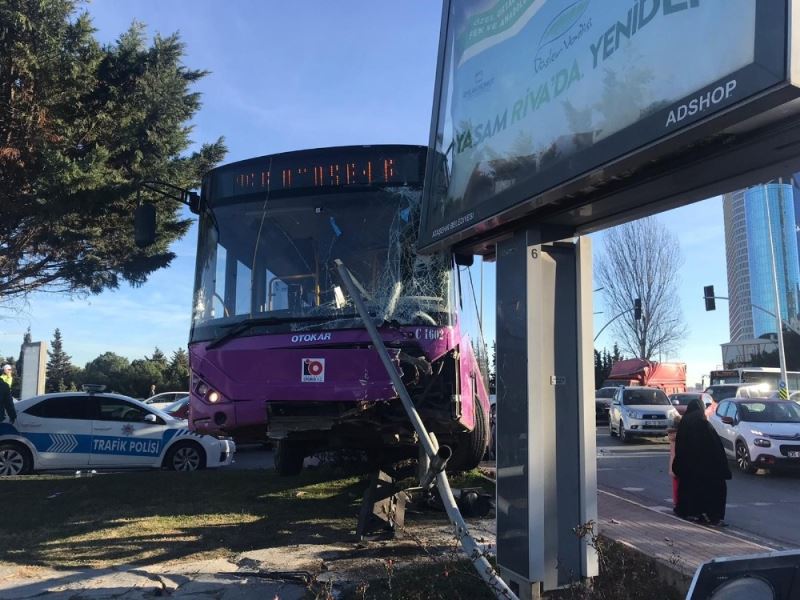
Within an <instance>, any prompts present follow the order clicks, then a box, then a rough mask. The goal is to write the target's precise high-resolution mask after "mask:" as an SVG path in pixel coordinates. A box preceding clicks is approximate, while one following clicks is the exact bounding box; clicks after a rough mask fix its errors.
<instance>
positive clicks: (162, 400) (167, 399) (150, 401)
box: [142, 392, 189, 410]
mask: <svg viewBox="0 0 800 600" xmlns="http://www.w3.org/2000/svg"><path fill="white" fill-rule="evenodd" d="M188 397H189V392H161V393H160V394H156V395H155V396H150V397H149V398H147V399H146V400H143V401H142V402H144V403H145V404H147V405H148V406H152V407H153V408H158V409H160V410H164V409H165V408H166V407H167V406H169V405H170V404H172V403H173V402H176V401H178V400H183V399H184V398H188Z"/></svg>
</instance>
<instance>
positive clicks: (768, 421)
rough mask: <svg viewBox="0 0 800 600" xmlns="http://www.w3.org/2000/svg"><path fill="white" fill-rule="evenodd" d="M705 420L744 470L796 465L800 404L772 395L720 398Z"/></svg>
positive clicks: (798, 460) (798, 462)
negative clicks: (710, 414)
mask: <svg viewBox="0 0 800 600" xmlns="http://www.w3.org/2000/svg"><path fill="white" fill-rule="evenodd" d="M709 422H710V423H711V425H712V426H713V427H714V430H715V431H716V432H717V434H718V435H719V437H720V440H722V445H723V447H724V448H725V453H726V454H727V455H728V456H729V457H730V458H733V459H735V460H736V465H737V466H738V467H739V469H740V470H741V471H743V472H745V473H755V472H756V470H757V469H759V468H778V467H800V406H798V405H797V404H796V403H794V402H787V401H786V400H777V399H772V398H734V399H730V400H723V401H722V402H720V404H719V406H718V407H717V410H716V412H715V413H714V414H713V415H712V416H711V417H710V418H709Z"/></svg>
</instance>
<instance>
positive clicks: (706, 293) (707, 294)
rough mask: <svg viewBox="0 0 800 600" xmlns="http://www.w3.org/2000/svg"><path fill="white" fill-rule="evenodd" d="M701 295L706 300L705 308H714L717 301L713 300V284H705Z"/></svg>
mask: <svg viewBox="0 0 800 600" xmlns="http://www.w3.org/2000/svg"><path fill="white" fill-rule="evenodd" d="M703 297H704V298H705V301H706V310H716V309H717V303H716V302H715V301H714V286H713V285H707V286H705V287H704V288H703Z"/></svg>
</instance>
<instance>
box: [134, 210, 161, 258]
mask: <svg viewBox="0 0 800 600" xmlns="http://www.w3.org/2000/svg"><path fill="white" fill-rule="evenodd" d="M133 231H134V240H135V242H136V245H137V246H139V248H146V247H147V246H150V245H152V244H153V243H154V242H155V241H156V207H155V206H153V205H152V204H147V203H141V204H139V206H137V207H136V212H135V213H134V215H133Z"/></svg>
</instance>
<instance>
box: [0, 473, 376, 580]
mask: <svg viewBox="0 0 800 600" xmlns="http://www.w3.org/2000/svg"><path fill="white" fill-rule="evenodd" d="M364 487H365V484H364V483H362V482H361V481H360V479H359V478H355V477H351V478H337V477H335V476H333V475H332V473H331V472H328V471H310V472H308V473H305V474H303V475H301V476H299V477H288V478H281V477H278V476H276V475H275V473H274V471H234V470H225V469H219V470H207V471H199V472H197V473H175V472H167V471H151V472H130V473H113V474H100V475H96V476H94V477H88V478H87V477H84V478H80V479H76V478H75V477H73V476H71V475H69V476H60V475H55V476H54V475H41V476H33V477H21V478H16V479H14V480H4V481H3V482H2V484H1V485H0V506H2V507H3V508H2V511H0V539H2V540H3V542H2V544H0V561H3V562H6V563H15V564H25V565H41V566H47V567H54V568H58V567H86V566H91V567H102V566H108V565H112V564H120V563H131V564H144V563H153V562H158V561H169V560H178V559H186V558H193V559H198V558H213V557H227V556H231V555H233V554H236V553H239V552H244V551H247V550H253V549H257V548H270V547H278V546H285V545H287V544H303V543H325V542H326V541H335V540H342V539H347V536H348V535H349V532H350V531H351V530H353V529H354V528H355V523H356V521H355V516H356V515H357V511H358V506H359V502H360V498H361V495H362V493H363V490H364Z"/></svg>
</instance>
